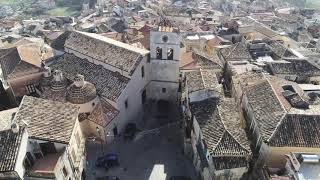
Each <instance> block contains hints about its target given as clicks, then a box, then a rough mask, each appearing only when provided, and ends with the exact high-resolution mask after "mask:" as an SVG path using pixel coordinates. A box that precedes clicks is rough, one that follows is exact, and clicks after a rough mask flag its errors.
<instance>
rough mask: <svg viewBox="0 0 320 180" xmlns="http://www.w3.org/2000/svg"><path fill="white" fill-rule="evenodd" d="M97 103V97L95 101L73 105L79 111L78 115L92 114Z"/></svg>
mask: <svg viewBox="0 0 320 180" xmlns="http://www.w3.org/2000/svg"><path fill="white" fill-rule="evenodd" d="M98 103H99V97H98V96H97V97H96V98H95V99H93V100H91V101H90V102H87V103H84V104H75V105H77V106H78V107H79V108H80V109H79V113H87V112H92V110H93V109H94V107H96V105H97V104H98Z"/></svg>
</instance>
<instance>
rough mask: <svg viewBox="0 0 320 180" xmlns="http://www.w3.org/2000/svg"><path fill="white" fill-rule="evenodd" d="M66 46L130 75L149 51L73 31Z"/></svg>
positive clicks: (95, 35)
mask: <svg viewBox="0 0 320 180" xmlns="http://www.w3.org/2000/svg"><path fill="white" fill-rule="evenodd" d="M65 47H67V48H70V49H72V50H75V51H77V52H80V53H82V54H84V55H86V56H90V57H92V58H94V59H95V60H98V61H101V62H104V63H106V64H109V65H111V66H113V67H116V68H118V69H121V70H123V71H126V72H128V73H129V74H130V75H131V74H132V73H133V71H134V70H135V68H136V66H137V65H138V64H139V63H140V61H141V60H142V57H143V56H144V55H146V54H148V53H149V51H147V50H144V49H139V48H136V47H133V46H131V45H128V44H125V43H122V42H119V41H116V40H113V39H110V38H107V37H104V36H100V35H97V34H92V33H85V32H79V31H73V32H72V33H71V34H70V35H69V37H68V39H67V40H66V42H65Z"/></svg>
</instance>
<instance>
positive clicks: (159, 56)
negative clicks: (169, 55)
mask: <svg viewBox="0 0 320 180" xmlns="http://www.w3.org/2000/svg"><path fill="white" fill-rule="evenodd" d="M156 56H157V59H162V49H161V48H159V47H157V49H156Z"/></svg>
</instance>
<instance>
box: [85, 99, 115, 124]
mask: <svg viewBox="0 0 320 180" xmlns="http://www.w3.org/2000/svg"><path fill="white" fill-rule="evenodd" d="M118 113H119V111H118V110H117V109H116V108H114V107H113V106H112V105H111V104H109V103H108V102H107V101H105V100H104V99H103V98H101V101H100V103H99V104H97V106H96V107H95V108H94V110H93V111H92V113H91V114H90V115H89V116H88V118H87V119H88V120H89V121H93V122H95V123H97V124H99V125H101V126H103V127H105V126H107V125H108V124H109V123H110V122H111V121H112V120H113V119H114V118H115V117H116V116H117V115H118Z"/></svg>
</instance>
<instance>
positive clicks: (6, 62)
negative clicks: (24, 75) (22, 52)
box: [0, 47, 21, 79]
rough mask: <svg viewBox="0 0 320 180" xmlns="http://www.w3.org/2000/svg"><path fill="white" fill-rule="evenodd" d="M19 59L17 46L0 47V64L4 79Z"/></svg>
mask: <svg viewBox="0 0 320 180" xmlns="http://www.w3.org/2000/svg"><path fill="white" fill-rule="evenodd" d="M20 61H21V59H20V56H19V53H18V50H17V48H15V47H14V48H10V49H0V64H1V69H2V73H3V76H4V79H7V78H8V76H9V74H11V73H12V72H13V70H14V68H15V67H16V66H17V65H18V64H19V62H20Z"/></svg>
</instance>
